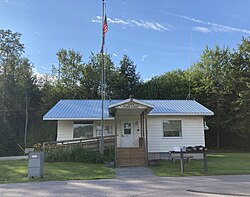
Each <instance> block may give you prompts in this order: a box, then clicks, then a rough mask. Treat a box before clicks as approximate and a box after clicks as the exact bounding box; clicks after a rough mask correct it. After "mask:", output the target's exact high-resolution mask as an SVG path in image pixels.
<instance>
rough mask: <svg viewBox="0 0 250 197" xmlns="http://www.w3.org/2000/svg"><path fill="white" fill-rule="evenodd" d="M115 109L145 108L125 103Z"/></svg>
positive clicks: (136, 104)
mask: <svg viewBox="0 0 250 197" xmlns="http://www.w3.org/2000/svg"><path fill="white" fill-rule="evenodd" d="M116 108H117V109H139V108H140V109H145V108H146V107H145V106H143V105H140V104H138V103H125V104H122V105H118V106H117V107H116Z"/></svg>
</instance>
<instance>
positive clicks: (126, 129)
mask: <svg viewBox="0 0 250 197" xmlns="http://www.w3.org/2000/svg"><path fill="white" fill-rule="evenodd" d="M124 134H125V135H130V134H131V123H128V122H126V123H124Z"/></svg>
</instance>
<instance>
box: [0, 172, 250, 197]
mask: <svg viewBox="0 0 250 197" xmlns="http://www.w3.org/2000/svg"><path fill="white" fill-rule="evenodd" d="M144 172H145V176H143V173H144ZM0 196H94V197H96V196H119V197H120V196H121V197H130V196H148V197H151V196H152V197H153V196H154V197H156V196H157V197H158V196H159V197H161V196H171V197H172V196H177V197H179V196H194V197H196V196H201V197H203V196H207V197H212V196H213V197H218V196H250V175H237V176H236V175H235V176H209V177H204V176H203V177H198V176H197V177H163V178H161V177H156V176H154V175H153V174H152V172H151V171H150V170H149V169H148V168H145V169H143V168H133V169H126V168H122V169H118V170H117V177H116V178H115V179H110V180H89V181H53V182H34V183H16V184H0Z"/></svg>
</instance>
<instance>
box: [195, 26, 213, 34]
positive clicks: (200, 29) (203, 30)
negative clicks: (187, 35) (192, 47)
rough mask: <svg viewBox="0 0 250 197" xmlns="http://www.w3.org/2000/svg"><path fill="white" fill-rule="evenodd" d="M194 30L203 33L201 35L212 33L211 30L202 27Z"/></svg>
mask: <svg viewBox="0 0 250 197" xmlns="http://www.w3.org/2000/svg"><path fill="white" fill-rule="evenodd" d="M192 30H194V31H198V32H201V33H210V30H209V29H208V28H206V27H200V26H196V27H193V28H192Z"/></svg>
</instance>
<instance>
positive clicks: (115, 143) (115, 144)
mask: <svg viewBox="0 0 250 197" xmlns="http://www.w3.org/2000/svg"><path fill="white" fill-rule="evenodd" d="M114 146H115V166H116V164H117V118H116V115H115V142H114Z"/></svg>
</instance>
